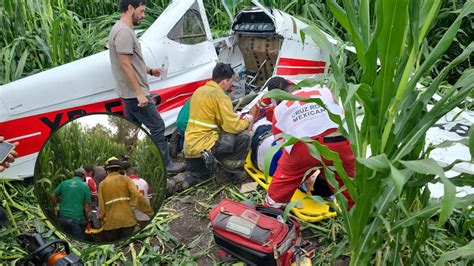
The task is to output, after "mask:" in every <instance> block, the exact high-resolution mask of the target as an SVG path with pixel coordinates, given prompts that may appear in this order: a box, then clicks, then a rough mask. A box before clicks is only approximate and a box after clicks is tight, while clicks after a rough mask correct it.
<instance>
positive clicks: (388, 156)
mask: <svg viewBox="0 0 474 266" xmlns="http://www.w3.org/2000/svg"><path fill="white" fill-rule="evenodd" d="M440 5H441V1H410V0H403V1H371V2H369V1H348V0H344V1H342V5H339V4H338V3H337V2H336V1H335V0H329V1H328V7H329V8H330V10H331V12H332V13H333V15H334V17H335V18H336V19H337V20H338V22H339V23H340V24H341V25H342V27H343V28H344V29H345V30H346V31H347V32H348V33H349V34H348V35H347V36H350V39H349V40H348V41H350V42H351V44H353V45H354V46H355V47H356V50H357V54H356V56H357V61H358V64H359V65H360V67H361V69H362V75H361V77H360V79H359V80H357V83H355V84H353V83H348V82H347V81H346V77H345V67H344V64H343V61H344V60H343V56H342V54H343V52H342V51H344V49H343V48H344V44H341V45H339V46H337V47H333V46H332V45H331V44H330V43H329V42H328V41H327V39H326V37H325V36H324V35H323V34H322V32H321V31H320V30H319V28H317V27H312V28H307V29H304V30H303V33H302V34H303V36H306V37H308V36H309V37H311V38H312V39H313V40H314V41H315V42H316V43H317V44H319V45H320V47H322V48H323V49H324V50H326V51H327V52H328V53H329V55H330V61H331V67H332V70H333V73H334V76H333V77H330V78H329V79H330V80H331V82H330V83H332V86H333V87H334V89H335V91H336V92H337V95H339V96H340V97H341V99H342V105H343V107H344V111H345V119H344V122H345V123H346V124H347V126H348V129H349V132H348V133H347V132H346V133H345V134H346V135H347V137H348V138H349V139H350V141H351V145H352V148H353V150H354V153H355V155H356V157H357V160H358V164H357V177H356V178H354V179H353V178H350V177H348V176H347V174H345V172H344V170H343V168H342V165H341V161H340V159H339V156H338V155H337V154H336V153H334V152H331V151H329V150H328V149H327V147H325V146H323V145H321V144H319V143H318V142H316V141H311V140H310V139H307V138H305V139H296V138H294V137H291V136H287V141H286V143H284V144H283V145H291V144H293V143H295V142H296V141H303V142H307V143H309V145H308V148H309V150H310V152H311V154H312V155H313V156H315V158H321V156H323V157H325V158H327V159H329V160H332V161H333V162H334V165H335V167H334V168H333V169H332V170H331V169H329V167H324V170H325V174H326V176H327V178H328V179H329V181H330V183H331V184H332V185H333V186H334V187H337V183H336V182H335V180H334V173H333V171H336V172H337V173H338V174H339V176H341V178H342V179H343V181H344V184H345V188H346V189H348V191H349V193H350V194H351V196H352V197H353V198H354V199H355V201H356V205H355V206H354V207H353V208H352V210H351V211H347V210H346V200H345V198H344V197H343V196H342V195H341V194H340V193H339V192H338V193H336V198H337V199H338V202H339V204H340V206H341V208H340V214H341V216H342V218H343V225H344V229H345V232H346V235H347V240H348V244H349V247H350V250H351V265H367V264H369V263H376V264H405V263H408V264H412V263H415V264H423V263H426V262H425V261H424V257H423V255H422V254H423V250H424V248H425V246H424V245H425V244H426V243H427V242H428V243H429V239H430V238H432V237H434V235H436V233H437V232H438V231H436V230H434V228H437V227H434V228H433V226H432V225H433V224H434V222H427V219H430V218H431V219H434V221H436V224H437V226H438V228H439V227H443V226H444V225H445V222H446V221H447V220H448V219H449V217H450V215H451V214H452V213H453V210H454V209H455V208H458V209H463V208H464V209H465V208H466V206H468V205H469V204H471V203H472V202H473V200H474V198H473V197H474V195H469V196H466V197H464V198H456V195H455V186H454V185H453V183H452V182H451V181H450V180H449V179H448V178H447V177H446V174H445V171H447V170H449V169H451V167H452V165H451V166H448V167H445V168H444V169H443V168H442V167H441V166H439V165H438V164H437V163H436V162H435V161H434V160H432V159H429V158H428V156H429V150H428V149H427V147H426V146H425V135H426V131H427V130H428V129H429V128H430V127H431V126H433V125H434V123H435V122H436V121H438V119H440V118H441V117H442V116H443V115H445V114H446V113H448V112H449V111H450V110H452V109H453V108H455V107H456V106H458V105H459V104H461V103H462V102H463V101H464V100H465V99H466V96H467V95H468V94H469V92H470V91H472V88H473V84H474V83H473V82H474V70H472V69H468V70H465V71H464V72H463V73H462V75H461V77H460V78H459V79H458V80H457V82H456V83H455V85H454V86H452V87H451V88H449V90H448V92H446V93H445V94H444V95H443V96H442V97H441V99H440V100H439V101H437V102H436V103H434V105H433V106H432V108H430V109H429V108H428V103H429V101H430V100H431V98H432V96H433V95H434V94H435V93H436V91H437V89H438V87H439V85H440V83H441V82H443V81H444V80H445V79H446V76H447V74H448V73H449V71H450V70H452V69H453V68H454V67H456V66H457V65H458V64H460V63H461V62H463V61H464V60H466V59H467V58H468V57H469V56H470V55H471V53H472V50H473V49H474V45H473V43H471V44H470V45H469V46H468V47H467V48H466V49H465V50H464V51H463V52H462V53H461V54H460V55H459V56H457V57H456V58H455V59H454V60H452V61H451V62H450V63H449V64H448V65H447V66H446V67H444V68H443V70H442V71H441V73H440V74H439V75H438V76H437V77H436V78H435V79H434V80H433V82H432V83H431V84H430V85H429V86H428V87H426V88H424V89H418V88H417V86H416V85H417V83H418V82H419V81H420V80H421V79H422V78H423V76H425V75H427V74H428V73H429V71H430V70H431V69H432V68H433V67H434V65H436V62H437V60H438V59H439V58H440V57H441V56H442V55H443V54H444V53H446V51H447V49H448V48H449V46H450V44H451V43H452V42H453V40H454V38H455V36H456V33H457V32H458V30H459V27H460V25H461V23H462V21H463V18H465V17H468V16H469V15H470V14H472V12H473V11H474V1H467V2H466V4H465V5H464V6H463V8H462V9H461V10H460V11H459V14H458V16H457V18H456V20H455V21H454V22H453V23H452V24H451V25H450V26H449V28H448V29H447V30H446V31H445V32H444V34H443V36H442V37H441V38H440V39H439V41H438V43H437V44H436V46H435V47H434V48H433V49H432V50H431V51H430V53H429V54H428V55H426V56H423V57H421V56H420V51H421V47H422V45H423V43H424V42H425V39H426V35H427V33H428V31H429V30H430V29H431V27H432V25H433V24H434V22H435V19H436V17H437V14H438V12H439V7H440ZM379 63H380V64H379ZM307 82H309V81H307ZM309 83H311V82H309ZM313 83H314V82H313ZM302 85H307V84H302ZM269 96H270V97H273V98H276V99H291V100H301V101H305V102H316V103H317V104H319V105H321V106H323V107H324V104H323V103H322V102H321V101H320V100H318V99H304V98H300V97H296V96H293V95H288V94H285V93H283V92H281V91H280V92H278V91H275V92H270V93H269ZM358 105H360V106H362V108H363V111H364V116H363V119H362V123H361V124H360V125H359V124H358V123H357V120H356V118H357V106H358ZM331 119H332V120H333V121H334V122H336V123H338V124H339V125H340V129H341V130H343V128H342V122H343V121H342V120H341V119H340V118H339V117H337V116H333V115H331ZM343 131H344V130H343ZM472 135H473V134H472V130H471V141H472V138H473V136H472ZM277 148H279V147H278V146H277V147H276V148H275V149H277ZM270 155H271V154H270ZM270 155H269V156H270ZM472 155H473V154H472V149H471V156H472ZM368 156H370V157H369V158H367V157H368ZM267 157H268V156H267ZM468 176H469V175H467V174H461V177H466V178H468ZM471 177H472V176H471ZM428 182H442V183H443V184H444V192H445V193H444V197H443V198H442V199H441V200H440V201H437V200H430V191H429V189H428V187H427V183H428ZM472 244H473V243H471V245H472ZM461 245H467V246H466V248H465V249H462V248H460V249H459V250H458V251H459V252H458V253H457V254H460V256H458V257H462V256H468V255H470V254H472V253H469V252H468V251H466V250H467V249H468V246H469V243H466V242H464V243H461ZM458 257H456V258H458Z"/></svg>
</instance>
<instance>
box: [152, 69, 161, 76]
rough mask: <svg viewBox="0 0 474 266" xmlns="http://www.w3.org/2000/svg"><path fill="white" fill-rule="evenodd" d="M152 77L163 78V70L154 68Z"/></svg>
mask: <svg viewBox="0 0 474 266" xmlns="http://www.w3.org/2000/svg"><path fill="white" fill-rule="evenodd" d="M151 75H152V76H154V77H159V76H161V70H160V69H158V68H153V69H151Z"/></svg>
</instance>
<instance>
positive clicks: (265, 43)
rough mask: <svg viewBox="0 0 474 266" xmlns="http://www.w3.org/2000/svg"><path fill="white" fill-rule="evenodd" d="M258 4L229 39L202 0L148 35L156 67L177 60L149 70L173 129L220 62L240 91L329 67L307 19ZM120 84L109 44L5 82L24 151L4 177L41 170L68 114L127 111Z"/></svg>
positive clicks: (12, 129)
mask: <svg viewBox="0 0 474 266" xmlns="http://www.w3.org/2000/svg"><path fill="white" fill-rule="evenodd" d="M253 3H254V5H255V6H254V7H249V8H246V9H245V10H243V11H242V12H240V13H239V14H237V16H236V17H235V18H234V20H233V24H232V30H231V33H230V35H229V36H228V37H225V38H221V39H215V40H214V39H213V38H212V34H211V29H210V27H209V22H208V20H207V17H206V12H205V10H204V4H203V1H202V0H180V1H173V2H172V3H171V4H170V5H169V6H168V7H167V8H166V9H165V10H164V11H163V13H162V14H161V15H160V16H159V17H158V18H157V19H156V21H155V22H154V23H153V24H152V25H151V26H150V27H149V28H148V29H147V30H146V31H145V32H144V33H143V35H142V36H141V37H140V44H141V46H142V52H143V55H144V58H145V62H146V64H147V65H148V66H150V67H160V66H162V65H163V64H164V63H165V62H166V61H169V65H168V70H167V72H168V73H167V77H166V78H164V79H160V78H157V77H149V84H150V90H151V91H152V93H153V94H156V95H157V101H158V110H159V111H160V113H161V115H162V117H163V119H164V121H165V124H166V127H167V133H168V134H169V133H171V131H172V130H173V126H174V123H175V121H176V117H177V114H178V112H179V110H180V108H181V107H182V106H183V104H184V103H185V102H186V100H187V99H188V98H189V97H190V96H191V95H192V93H193V92H194V90H196V89H197V88H198V87H199V86H201V85H202V84H204V83H205V82H206V81H207V80H209V79H210V78H211V73H212V69H213V68H214V66H215V65H216V63H217V61H220V62H224V63H230V64H231V65H232V67H233V68H234V70H235V72H236V73H238V76H239V78H240V80H239V84H240V85H241V89H240V90H236V91H240V92H241V95H233V96H234V97H241V96H244V95H242V94H248V93H249V92H250V91H252V90H258V89H259V88H260V87H261V85H263V83H264V82H265V81H266V80H267V79H268V78H269V77H271V76H273V75H280V76H283V77H286V78H289V79H292V80H302V79H304V78H307V77H314V76H315V75H319V74H322V73H323V72H324V71H325V67H326V64H327V62H328V55H327V54H326V53H325V52H323V51H322V50H321V49H320V48H319V47H318V46H317V45H316V44H315V43H314V42H313V41H312V40H311V39H310V38H306V39H305V40H304V42H303V41H302V39H301V36H300V30H301V29H302V28H304V27H306V26H307V25H306V24H305V23H303V22H301V21H300V20H298V19H297V18H295V17H293V16H290V15H289V14H286V13H284V12H282V11H279V10H277V9H272V10H269V9H267V8H265V7H263V6H262V5H260V4H259V3H258V1H253ZM114 86H115V81H114V79H113V76H112V72H111V68H110V60H109V54H108V51H103V52H100V53H98V54H95V55H92V56H89V57H86V58H83V59H80V60H77V61H74V62H71V63H68V64H65V65H62V66H59V67H56V68H53V69H50V70H47V71H44V72H41V73H38V74H35V75H32V76H29V77H26V78H23V79H20V80H17V81H15V82H11V83H9V84H6V85H3V86H0V102H1V104H0V135H3V136H4V137H5V139H6V140H8V141H12V142H13V141H18V142H19V143H20V145H19V146H18V147H17V151H18V153H19V155H20V157H19V158H18V159H17V161H16V162H15V163H14V164H13V165H12V167H11V168H9V169H8V170H6V171H5V172H3V173H0V177H4V178H15V179H22V178H25V177H31V176H33V170H34V164H35V160H36V157H37V156H38V152H39V151H40V149H41V147H42V145H43V144H44V142H45V141H46V140H47V138H48V136H49V135H50V134H51V132H52V131H54V130H55V129H57V128H58V127H60V126H61V125H62V124H64V123H66V122H67V121H69V120H71V119H74V118H75V117H78V116H81V115H84V114H89V113H98V112H112V113H116V114H120V115H123V105H122V102H121V100H120V98H118V95H117V93H116V92H115V91H114Z"/></svg>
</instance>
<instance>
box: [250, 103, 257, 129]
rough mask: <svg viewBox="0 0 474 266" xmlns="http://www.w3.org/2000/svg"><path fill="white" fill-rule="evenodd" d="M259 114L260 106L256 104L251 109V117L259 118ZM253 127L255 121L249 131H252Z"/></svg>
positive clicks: (251, 123)
mask: <svg viewBox="0 0 474 266" xmlns="http://www.w3.org/2000/svg"><path fill="white" fill-rule="evenodd" d="M257 114H258V105H257V104H256V105H254V106H252V108H251V109H250V111H249V115H251V116H252V117H257ZM252 126H253V121H252V122H250V123H249V126H248V127H247V130H249V131H251V130H252Z"/></svg>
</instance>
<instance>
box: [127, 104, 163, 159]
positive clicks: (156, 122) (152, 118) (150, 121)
mask: <svg viewBox="0 0 474 266" xmlns="http://www.w3.org/2000/svg"><path fill="white" fill-rule="evenodd" d="M147 99H148V104H147V105H146V106H144V107H138V100H137V98H132V99H122V100H123V104H124V109H125V116H126V117H127V118H128V119H130V120H132V121H133V122H135V123H137V124H139V125H141V124H144V125H145V126H146V127H147V128H148V129H149V130H150V134H151V138H152V139H153V142H155V144H156V145H157V146H158V149H159V150H160V152H161V154H162V156H163V160H164V161H165V165H168V164H169V162H170V157H169V150H168V142H167V141H166V138H165V122H164V121H163V118H161V115H160V113H158V110H156V105H155V102H154V101H153V99H152V98H151V96H147Z"/></svg>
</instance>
